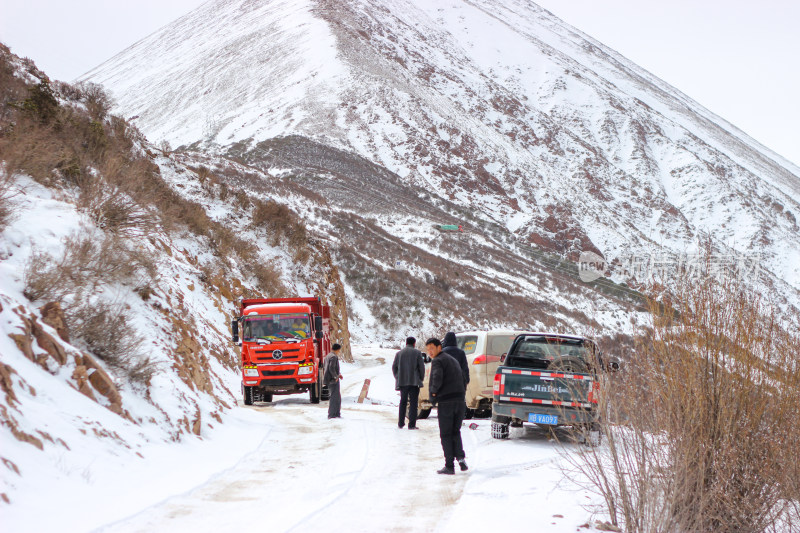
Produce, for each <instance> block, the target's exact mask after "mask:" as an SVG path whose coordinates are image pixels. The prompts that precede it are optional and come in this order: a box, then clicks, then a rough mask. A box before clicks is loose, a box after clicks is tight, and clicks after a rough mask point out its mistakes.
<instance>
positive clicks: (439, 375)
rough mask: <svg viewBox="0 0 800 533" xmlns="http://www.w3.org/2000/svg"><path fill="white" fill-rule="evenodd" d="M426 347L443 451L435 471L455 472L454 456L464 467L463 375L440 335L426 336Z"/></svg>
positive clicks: (464, 405)
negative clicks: (431, 359)
mask: <svg viewBox="0 0 800 533" xmlns="http://www.w3.org/2000/svg"><path fill="white" fill-rule="evenodd" d="M425 349H426V350H427V352H428V355H430V356H431V357H432V358H433V362H432V363H431V379H430V383H429V385H428V390H429V391H430V395H431V400H432V401H433V402H437V403H438V404H439V437H440V438H441V440H442V451H443V452H444V468H442V469H441V470H438V471H437V472H436V473H437V474H447V475H451V476H452V475H453V474H455V473H456V472H455V464H454V460H457V461H458V466H460V467H461V470H462V471H463V470H466V469H467V461H466V454H465V453H464V445H463V444H462V442H461V422H463V420H464V412H465V410H466V404H465V403H464V393H465V392H466V389H465V387H464V375H463V373H462V371H461V366H460V365H459V364H458V362H457V361H456V360H455V359H453V357H451V356H450V355H448V354H447V353H445V352H443V351H442V343H441V342H440V341H439V339H428V340H427V341H426V342H425Z"/></svg>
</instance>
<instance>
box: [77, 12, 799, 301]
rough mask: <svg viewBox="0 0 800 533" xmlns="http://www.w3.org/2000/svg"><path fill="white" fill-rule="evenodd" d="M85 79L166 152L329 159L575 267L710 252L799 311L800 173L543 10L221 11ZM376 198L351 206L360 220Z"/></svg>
mask: <svg viewBox="0 0 800 533" xmlns="http://www.w3.org/2000/svg"><path fill="white" fill-rule="evenodd" d="M85 78H86V79H89V80H92V81H95V82H98V83H101V84H103V85H104V86H105V87H107V88H108V89H109V90H110V91H111V93H112V94H113V96H114V97H115V98H116V100H117V110H118V111H119V112H121V113H123V114H124V115H125V116H127V117H131V118H132V119H133V120H134V122H135V123H136V124H137V125H138V126H139V127H140V128H141V129H142V130H143V131H144V132H145V133H146V134H147V135H148V136H149V137H150V138H151V139H153V140H155V141H161V140H165V141H168V142H169V143H170V144H171V145H172V146H182V147H186V148H188V149H190V150H198V151H202V152H205V153H214V154H228V155H234V156H235V157H237V158H240V159H243V160H246V161H247V162H248V163H249V164H250V165H253V166H255V167H258V168H260V169H263V170H266V171H269V170H270V169H273V170H274V169H283V170H288V171H289V173H290V174H291V173H292V172H293V173H294V174H299V175H303V176H305V177H306V179H307V180H311V181H307V182H309V183H310V182H313V183H314V184H315V185H314V187H312V188H316V187H323V188H325V187H326V181H327V177H328V176H330V169H328V168H319V165H318V163H317V162H316V160H314V159H313V158H312V159H310V160H309V159H308V158H306V160H302V158H301V157H299V156H298V153H297V152H301V153H302V152H304V146H305V145H304V144H302V143H305V142H314V143H318V144H322V145H325V146H326V147H328V148H329V149H331V150H341V151H344V152H347V153H349V154H353V155H357V156H358V157H361V158H364V159H365V160H367V161H368V162H369V163H371V164H374V165H378V166H380V167H383V168H385V169H386V170H387V171H388V172H391V173H393V174H394V175H396V176H397V177H398V178H399V180H400V181H401V182H402V184H403V185H405V186H407V187H409V188H410V189H412V190H414V188H419V189H422V190H424V191H426V192H427V193H429V194H432V195H434V196H435V197H438V198H443V199H447V200H449V201H451V202H452V203H453V204H455V205H456V206H459V207H461V208H463V209H464V210H466V211H468V212H469V213H471V214H472V215H473V216H474V217H477V218H478V219H480V220H482V221H485V222H490V223H493V224H496V225H497V226H498V227H499V228H500V230H501V231H503V232H504V233H505V234H506V235H507V236H508V237H510V238H513V239H514V240H517V241H519V242H523V243H527V244H531V245H533V246H535V247H536V248H537V249H538V250H542V251H547V252H553V253H556V254H559V255H561V256H562V257H565V258H569V259H573V260H574V259H577V258H578V254H579V253H580V252H581V251H587V250H588V251H594V252H599V253H600V254H601V255H603V256H604V257H605V258H606V259H607V260H608V261H609V262H613V261H615V260H617V262H618V263H625V261H626V260H627V259H630V257H639V258H641V257H653V256H659V255H661V254H668V255H669V256H670V257H673V258H674V257H678V256H680V255H681V254H689V255H691V254H693V253H696V252H697V251H698V242H701V241H702V242H706V243H707V242H708V239H710V242H711V248H712V249H713V251H714V253H715V254H717V255H719V256H725V257H729V258H735V257H739V258H741V257H747V258H753V261H758V263H759V265H760V273H761V274H762V275H763V276H762V278H761V279H760V280H753V282H754V283H756V284H757V285H758V286H759V287H761V288H762V289H763V290H764V291H765V292H769V293H770V294H773V295H775V298H776V299H778V300H784V302H783V303H785V304H789V305H792V306H795V307H796V306H797V304H798V301H800V300H798V294H799V293H798V290H800V270H799V269H800V267H798V265H800V256H798V255H797V254H798V253H800V252H798V250H800V241H799V239H800V231H798V226H797V220H798V216H800V178H798V176H799V175H800V169H798V168H797V167H796V166H795V165H793V164H791V163H789V162H788V161H786V160H784V159H782V158H781V157H779V156H778V155H776V154H774V153H772V152H770V151H769V150H768V149H766V148H764V147H763V146H760V145H759V144H758V143H756V142H755V141H753V140H752V139H750V138H749V137H748V136H747V135H745V134H744V133H742V132H741V131H739V130H738V129H736V127H735V126H733V125H731V124H729V123H727V122H726V121H725V120H724V119H722V118H720V117H717V116H714V115H713V114H711V113H710V112H708V111H707V110H706V109H704V108H702V107H701V106H700V105H698V104H697V103H695V102H693V101H691V100H690V99H689V98H687V97H686V96H685V95H683V94H681V93H680V92H679V91H677V90H676V89H674V88H672V87H670V86H669V85H667V84H666V83H664V82H663V81H661V80H659V79H657V78H655V77H654V76H652V75H650V74H649V73H647V72H646V71H644V70H642V69H641V68H638V67H637V66H636V65H634V64H632V63H631V62H629V61H627V60H626V59H625V58H623V57H621V56H619V55H618V54H616V53H615V52H614V51H612V50H610V49H608V48H606V47H604V46H603V45H602V44H601V43H598V42H597V41H595V40H593V39H591V38H590V37H588V36H586V35H584V34H582V33H581V32H580V31H578V30H576V29H575V28H572V27H570V26H569V25H567V24H565V23H563V22H562V21H560V20H559V19H557V18H556V17H554V16H553V15H551V14H550V13H549V12H547V11H545V10H543V9H541V8H539V7H538V6H536V5H535V4H533V3H531V2H524V1H521V0H504V1H502V2H489V1H483V0H478V1H462V0H452V1H446V2H427V1H421V0H420V1H416V0H405V1H403V2H395V3H391V4H387V3H385V2H382V1H379V0H346V1H343V2H338V1H337V2H328V1H324V0H308V1H303V2H296V1H258V2H243V1H234V0H219V1H210V2H207V3H206V4H203V6H201V7H200V8H198V9H197V10H196V11H194V12H192V13H189V14H188V15H186V16H185V17H183V18H181V19H180V20H177V21H175V22H174V23H173V24H170V25H168V26H166V27H165V28H163V29H162V30H160V31H158V32H156V33H154V34H153V35H151V36H149V37H147V38H146V39H143V40H142V41H140V42H139V43H137V44H136V45H134V46H132V47H131V48H129V49H127V50H125V51H124V52H122V53H120V54H118V55H117V56H115V57H114V58H112V59H111V60H109V61H108V62H106V63H104V64H103V65H101V66H99V67H97V68H96V69H94V70H93V71H91V72H89V73H88V74H87V75H86V77H85ZM134 117H135V118H134ZM298 139H307V140H309V141H302V142H301V141H300V140H298ZM295 141H296V142H299V143H301V144H299V145H295V144H294V143H295ZM366 185H367V186H366V187H359V188H357V189H353V190H352V191H351V192H352V194H348V195H347V197H346V201H340V203H341V205H342V206H343V207H344V208H345V209H347V208H348V207H349V208H350V210H351V211H352V212H353V213H354V214H355V215H358V216H363V215H364V211H365V208H364V204H367V205H375V204H374V202H373V201H372V198H371V195H372V194H373V192H374V191H381V192H382V189H383V182H382V180H381V179H380V177H379V176H375V177H373V179H372V180H371V182H369V183H367V184H366ZM323 196H325V194H324V192H323ZM388 198H389V202H390V204H391V205H398V204H402V207H401V206H400V205H398V210H400V211H401V212H402V210H403V208H407V207H411V208H412V209H413V208H414V207H416V206H415V205H414V204H415V202H411V201H410V199H408V198H400V197H395V196H394V195H392V194H391V192H389V193H388ZM337 200H339V198H337ZM409 204H411V205H409ZM366 210H368V208H367V209H366ZM385 211H389V212H388V213H386V212H385V213H384V214H385V218H384V219H383V220H382V222H383V221H389V222H394V223H397V222H398V221H401V220H402V216H400V215H399V214H398V216H394V217H393V216H392V215H393V213H391V210H389V209H387V210H385ZM445 211H448V212H449V213H451V214H453V212H452V211H451V210H450V209H445ZM455 216H456V217H459V218H461V217H463V215H462V214H461V213H460V212H456V213H455ZM366 218H370V219H373V220H374V219H375V218H376V217H373V216H370V215H369V214H367V216H366ZM467 222H470V221H469V220H467ZM404 241H406V242H407V241H408V239H405V238H404ZM755 258H757V259H755ZM733 260H734V261H735V259H733ZM610 270H612V271H614V272H615V275H616V276H617V278H616V279H618V280H620V281H632V280H630V279H627V278H629V277H630V276H628V275H626V273H625V272H624V269H623V268H622V267H621V266H620V265H619V264H617V265H616V266H615V267H612V268H611V269H610Z"/></svg>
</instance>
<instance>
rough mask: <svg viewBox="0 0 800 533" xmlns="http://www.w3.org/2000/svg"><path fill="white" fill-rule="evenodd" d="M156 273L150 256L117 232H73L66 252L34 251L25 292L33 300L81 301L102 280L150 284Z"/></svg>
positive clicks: (65, 245) (29, 264)
mask: <svg viewBox="0 0 800 533" xmlns="http://www.w3.org/2000/svg"><path fill="white" fill-rule="evenodd" d="M155 275H156V269H155V265H154V263H153V261H152V258H151V256H150V255H149V254H148V253H147V252H144V251H142V250H140V249H137V248H134V247H132V246H130V245H129V244H127V243H126V242H125V241H124V240H123V239H121V238H119V237H117V236H114V235H101V236H97V235H80V234H73V235H70V236H69V237H67V238H66V239H65V240H64V252H63V253H62V254H61V256H60V257H53V256H52V255H50V254H46V253H43V252H34V253H33V254H31V257H30V259H29V261H28V263H27V265H26V267H25V272H24V279H25V289H24V293H25V296H27V297H28V298H29V299H30V300H32V301H37V300H41V299H45V300H48V301H58V302H63V301H64V300H65V298H66V297H67V296H71V297H72V298H73V299H74V300H75V301H82V300H83V299H84V298H85V296H86V295H89V294H93V293H94V292H95V290H96V289H97V287H98V286H99V285H101V284H113V283H116V282H125V283H129V284H132V285H134V286H141V285H144V284H147V283H149V282H150V280H152V278H154V277H155Z"/></svg>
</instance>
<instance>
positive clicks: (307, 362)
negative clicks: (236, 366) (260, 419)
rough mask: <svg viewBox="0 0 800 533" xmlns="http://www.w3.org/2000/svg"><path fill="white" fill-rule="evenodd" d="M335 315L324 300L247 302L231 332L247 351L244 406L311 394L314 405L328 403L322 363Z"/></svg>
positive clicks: (244, 353)
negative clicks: (332, 319)
mask: <svg viewBox="0 0 800 533" xmlns="http://www.w3.org/2000/svg"><path fill="white" fill-rule="evenodd" d="M330 316H331V310H330V306H329V305H327V304H325V303H323V302H322V301H321V300H320V299H319V298H244V299H242V302H241V310H240V314H239V318H237V319H236V320H234V321H233V322H232V323H231V329H232V331H233V342H235V343H237V344H239V345H241V347H242V394H243V396H244V403H245V405H252V404H253V402H258V401H261V402H271V401H272V395H273V394H296V393H300V392H306V391H308V393H309V398H310V399H311V403H319V401H320V400H327V399H328V397H329V393H328V389H327V387H323V386H322V360H323V358H324V357H325V355H326V354H327V353H328V352H330V349H331V340H330V335H329V331H330ZM240 331H241V340H240V336H239V332H240Z"/></svg>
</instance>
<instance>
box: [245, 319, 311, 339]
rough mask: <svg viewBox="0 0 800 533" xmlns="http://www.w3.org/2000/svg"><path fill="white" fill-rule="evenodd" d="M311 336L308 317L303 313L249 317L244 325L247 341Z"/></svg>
mask: <svg viewBox="0 0 800 533" xmlns="http://www.w3.org/2000/svg"><path fill="white" fill-rule="evenodd" d="M310 334H311V330H310V328H309V320H308V315H306V314H302V313H285V314H275V315H256V316H248V317H245V319H244V324H243V325H242V338H243V340H245V341H254V340H256V339H266V340H271V341H275V340H280V339H292V338H293V339H307V338H308V337H309V335H310Z"/></svg>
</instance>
